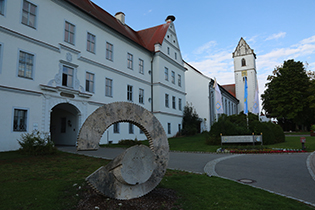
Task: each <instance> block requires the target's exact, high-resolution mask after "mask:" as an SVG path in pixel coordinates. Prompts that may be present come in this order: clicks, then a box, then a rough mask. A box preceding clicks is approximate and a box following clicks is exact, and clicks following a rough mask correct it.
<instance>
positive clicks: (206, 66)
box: [187, 32, 315, 109]
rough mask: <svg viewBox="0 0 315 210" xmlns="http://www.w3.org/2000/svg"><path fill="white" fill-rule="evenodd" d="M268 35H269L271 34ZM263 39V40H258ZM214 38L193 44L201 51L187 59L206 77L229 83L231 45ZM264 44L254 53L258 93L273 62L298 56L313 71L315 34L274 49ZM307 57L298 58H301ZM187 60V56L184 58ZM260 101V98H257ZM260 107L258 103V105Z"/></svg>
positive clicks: (256, 39) (263, 88)
mask: <svg viewBox="0 0 315 210" xmlns="http://www.w3.org/2000/svg"><path fill="white" fill-rule="evenodd" d="M284 36H285V33H284V32H281V33H278V34H275V35H273V37H274V39H276V37H278V38H281V37H284ZM271 37H272V36H270V38H271ZM252 38H253V42H255V41H257V43H258V42H259V37H257V36H254V37H252ZM261 43H263V41H261ZM216 44H217V43H216V42H215V41H210V42H208V43H206V44H204V45H202V46H201V47H199V48H197V49H196V50H195V51H194V53H195V54H198V53H199V54H198V55H201V56H198V58H197V57H196V60H194V61H189V62H188V63H190V64H191V65H192V66H194V67H195V68H196V69H198V70H199V71H201V72H202V73H203V74H205V75H206V76H208V77H211V78H214V77H216V79H217V81H218V82H219V84H221V85H224V84H233V83H234V82H235V81H234V63H233V58H232V53H231V52H233V50H234V48H233V47H232V46H230V47H227V48H226V49H219V48H218V47H217V46H216ZM263 47H264V45H261V49H259V48H257V51H260V52H267V53H264V54H258V55H257V59H256V63H257V74H258V75H257V77H258V84H259V93H260V94H262V93H264V91H265V84H266V83H267V82H268V81H267V77H268V75H270V74H272V71H273V69H274V68H275V67H276V66H280V65H282V64H283V61H285V60H288V59H295V60H300V61H302V62H305V61H307V62H309V66H308V70H312V71H315V61H314V55H315V35H314V36H311V37H308V38H305V39H303V40H301V41H299V42H298V43H296V44H292V45H291V46H288V47H283V48H277V49H271V50H270V49H269V50H268V49H264V48H263ZM254 50H256V49H254ZM306 58H307V59H309V60H301V59H306ZM187 60H188V59H187ZM260 105H261V100H260ZM261 108H262V107H261V106H260V109H261Z"/></svg>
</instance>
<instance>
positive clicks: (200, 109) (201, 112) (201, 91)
mask: <svg viewBox="0 0 315 210" xmlns="http://www.w3.org/2000/svg"><path fill="white" fill-rule="evenodd" d="M184 65H185V67H186V68H187V71H186V73H185V80H186V81H185V83H186V85H187V87H189V88H187V89H186V92H187V95H186V101H187V102H188V103H191V104H192V105H193V107H194V108H195V109H196V112H197V114H198V116H199V118H200V119H201V120H202V122H201V125H200V132H202V131H209V130H210V128H211V126H212V124H213V123H214V122H215V121H216V120H217V119H218V117H219V114H217V113H216V110H215V94H214V91H215V90H214V87H213V85H214V80H213V79H211V78H210V77H207V76H206V75H204V74H202V73H201V72H200V71H198V70H197V69H196V68H194V67H193V66H191V65H190V64H188V63H186V62H184ZM219 88H220V91H221V95H222V105H223V111H224V114H226V115H233V114H237V113H238V109H237V107H238V103H239V101H238V100H237V98H236V97H235V95H233V94H232V93H231V92H229V91H228V90H226V89H225V88H224V87H223V86H221V85H219Z"/></svg>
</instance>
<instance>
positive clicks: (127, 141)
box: [118, 138, 142, 146]
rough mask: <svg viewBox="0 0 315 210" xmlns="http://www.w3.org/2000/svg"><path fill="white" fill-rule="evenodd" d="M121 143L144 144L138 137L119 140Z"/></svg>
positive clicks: (126, 144)
mask: <svg viewBox="0 0 315 210" xmlns="http://www.w3.org/2000/svg"><path fill="white" fill-rule="evenodd" d="M118 144H119V145H125V146H134V145H140V144H142V143H141V141H138V139H137V138H135V140H132V139H122V140H120V141H119V142H118Z"/></svg>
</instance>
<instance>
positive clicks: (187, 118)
mask: <svg viewBox="0 0 315 210" xmlns="http://www.w3.org/2000/svg"><path fill="white" fill-rule="evenodd" d="M200 123H201V120H200V119H199V116H198V114H197V112H196V109H195V108H194V107H193V105H192V104H189V103H187V104H186V106H185V107H184V111H183V122H182V124H183V130H182V134H184V135H188V136H191V135H195V134H196V133H197V132H198V130H199V127H200Z"/></svg>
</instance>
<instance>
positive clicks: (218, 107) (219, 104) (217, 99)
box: [214, 79, 224, 114]
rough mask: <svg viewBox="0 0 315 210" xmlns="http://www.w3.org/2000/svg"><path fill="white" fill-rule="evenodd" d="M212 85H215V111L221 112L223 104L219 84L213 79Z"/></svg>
mask: <svg viewBox="0 0 315 210" xmlns="http://www.w3.org/2000/svg"><path fill="white" fill-rule="evenodd" d="M214 86H215V109H216V111H217V114H223V113H224V112H223V104H222V96H221V91H220V88H219V85H218V83H217V80H216V79H215V80H214Z"/></svg>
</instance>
